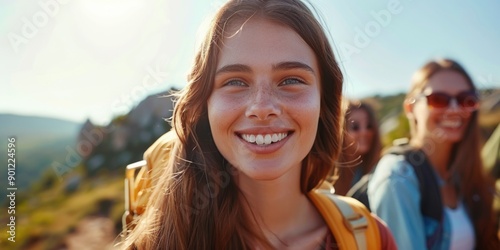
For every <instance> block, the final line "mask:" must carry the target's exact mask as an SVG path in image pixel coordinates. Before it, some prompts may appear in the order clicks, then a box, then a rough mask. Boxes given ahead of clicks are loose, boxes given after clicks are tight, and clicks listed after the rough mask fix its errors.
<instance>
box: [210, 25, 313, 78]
mask: <svg viewBox="0 0 500 250" xmlns="http://www.w3.org/2000/svg"><path fill="white" fill-rule="evenodd" d="M316 60H317V58H316V55H315V53H314V51H313V50H312V49H311V48H310V47H309V45H308V44H307V43H306V42H305V41H304V40H303V39H302V38H301V37H300V35H299V34H297V32H295V31H294V30H293V29H291V28H290V27H287V26H285V25H283V24H280V23H277V22H274V21H271V20H269V19H266V18H264V17H258V16H255V17H252V18H250V19H247V20H240V21H234V22H233V23H231V24H230V25H229V26H228V28H227V29H226V30H225V32H224V39H223V43H222V46H221V52H220V54H219V60H218V62H219V63H218V64H219V65H225V64H234V63H243V64H252V63H261V62H271V63H272V62H274V63H277V62H281V61H299V62H302V63H305V64H308V65H310V66H313V67H316V69H317V62H316Z"/></svg>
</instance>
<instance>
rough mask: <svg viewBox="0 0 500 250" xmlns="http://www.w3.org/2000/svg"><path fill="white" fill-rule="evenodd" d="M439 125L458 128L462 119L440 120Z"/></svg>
mask: <svg viewBox="0 0 500 250" xmlns="http://www.w3.org/2000/svg"><path fill="white" fill-rule="evenodd" d="M441 126H443V127H449V128H458V127H460V126H462V121H442V122H441Z"/></svg>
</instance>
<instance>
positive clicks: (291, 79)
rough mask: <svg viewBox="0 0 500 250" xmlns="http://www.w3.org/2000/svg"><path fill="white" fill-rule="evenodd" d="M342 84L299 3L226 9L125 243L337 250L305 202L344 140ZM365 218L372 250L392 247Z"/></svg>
mask: <svg viewBox="0 0 500 250" xmlns="http://www.w3.org/2000/svg"><path fill="white" fill-rule="evenodd" d="M342 81H343V80H342V74H341V71H340V69H339V67H338V65H337V63H336V61H335V57H334V54H333V51H332V49H331V47H330V44H329V41H328V39H327V37H326V35H325V33H324V31H323V29H322V27H321V25H320V24H319V23H318V21H317V20H316V19H315V17H314V15H313V13H312V12H311V11H310V10H309V8H308V7H307V6H306V5H305V4H304V3H303V2H301V1H300V0H267V1H266V0H233V1H229V2H227V3H226V4H225V5H224V6H222V7H221V9H220V10H219V11H218V12H217V14H216V16H215V18H214V20H213V22H212V23H211V26H210V29H209V30H208V32H207V35H206V37H205V39H204V43H203V44H202V45H201V48H200V50H199V52H198V54H197V56H196V59H195V63H194V65H193V68H192V71H191V74H190V75H189V83H188V85H187V86H186V87H185V88H184V89H183V90H182V91H181V92H180V93H179V96H178V100H177V103H176V106H175V109H174V117H173V128H174V129H175V135H173V136H171V137H170V138H171V139H169V140H170V141H169V142H168V144H169V145H170V146H171V147H170V149H169V156H168V157H166V158H168V159H169V160H168V161H167V162H164V163H163V164H164V166H155V168H157V169H158V168H161V167H164V169H163V170H162V171H160V172H162V173H161V174H160V175H159V176H157V177H156V181H155V183H156V186H155V189H154V191H153V192H152V194H151V196H150V200H149V203H148V205H147V209H146V211H145V213H144V214H143V215H142V217H141V219H140V220H139V221H138V223H137V225H136V227H135V228H134V230H133V231H132V232H131V233H130V234H129V235H128V237H127V239H126V240H125V242H124V243H123V246H124V247H125V248H128V249H336V248H338V247H341V248H345V245H342V244H340V245H337V244H336V242H342V240H343V239H344V238H345V237H344V235H340V234H339V233H334V231H331V228H329V227H328V225H327V222H326V217H324V215H325V214H323V213H321V212H320V211H319V208H318V207H316V204H317V203H314V201H313V198H312V196H311V195H310V194H311V192H312V191H313V190H314V189H316V188H317V187H319V186H320V185H321V184H322V182H323V180H324V179H325V178H326V176H327V175H328V173H329V172H330V171H331V170H332V168H333V167H334V166H335V163H336V161H337V158H338V155H339V151H340V148H341V145H342V126H343V125H342V124H343V123H342V122H343V120H342V117H343V116H342V115H343V114H342V109H341V101H342ZM172 133H173V132H170V135H172ZM160 152H161V150H160ZM165 152H166V151H165ZM315 201H317V200H315ZM363 209H364V207H363ZM322 211H324V209H323V210H322ZM363 211H366V210H363ZM326 213H327V214H328V211H327V212H326ZM367 214H368V216H367V217H364V218H366V219H367V220H369V221H373V222H374V223H373V224H371V225H368V226H369V227H371V228H378V229H377V231H378V232H380V235H379V234H378V233H377V234H374V236H373V239H374V241H373V242H376V243H373V242H371V241H368V243H372V244H373V245H370V248H371V249H394V242H393V239H392V236H391V234H390V232H389V231H388V229H387V228H386V227H385V226H384V225H383V224H382V223H381V222H380V221H379V220H377V219H374V217H372V216H370V215H369V213H367ZM368 217H369V218H368ZM365 221H366V220H365ZM344 222H345V221H342V220H340V221H339V223H338V225H337V226H338V227H345V225H344ZM335 232H337V231H335ZM354 236H355V235H354V233H352V235H351V236H350V237H352V238H353V239H354ZM357 236H358V235H356V237H357ZM375 237H376V238H375ZM360 246H361V244H360Z"/></svg>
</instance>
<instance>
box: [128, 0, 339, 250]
mask: <svg viewBox="0 0 500 250" xmlns="http://www.w3.org/2000/svg"><path fill="white" fill-rule="evenodd" d="M256 17H258V18H266V19H268V20H271V21H274V22H277V23H280V24H283V25H285V26H287V27H290V28H291V29H293V30H294V31H295V32H297V34H298V35H300V36H301V38H302V39H304V41H305V42H306V43H307V44H308V45H309V46H310V47H311V49H312V50H313V51H314V53H315V55H316V59H317V60H318V63H319V65H320V74H321V111H320V118H319V125H318V132H317V135H316V139H315V142H314V145H313V147H312V149H311V151H310V153H309V154H308V155H307V156H306V158H305V159H304V160H303V165H302V172H301V191H302V192H303V193H307V192H309V191H310V190H312V189H313V188H314V187H316V186H318V185H319V184H320V183H321V181H322V180H324V179H325V177H326V175H327V174H328V172H329V171H330V170H331V169H332V168H333V167H334V164H335V162H336V160H337V157H338V154H339V151H340V148H341V141H342V117H341V100H342V98H341V97H342V96H341V94H342V82H343V78H342V73H341V71H340V69H339V67H338V65H337V63H336V61H335V57H334V54H333V51H332V49H331V47H330V43H329V41H328V38H327V36H326V34H325V32H324V30H323V28H322V27H321V25H320V23H319V22H318V21H317V19H316V18H315V17H314V15H313V12H311V10H310V9H309V7H308V6H307V5H306V4H304V3H303V2H302V1H300V0H231V1H229V2H227V3H226V4H225V5H223V6H222V7H221V8H220V9H219V11H218V12H217V13H216V15H215V17H214V19H213V20H212V22H211V25H210V27H209V30H208V31H207V33H206V36H205V38H204V40H203V43H202V44H201V47H200V49H199V51H198V52H197V54H196V57H195V61H194V64H193V67H192V69H191V72H190V74H189V75H188V84H187V86H186V87H185V88H184V89H183V90H182V91H180V92H179V93H178V99H177V102H176V106H175V109H174V115H173V121H172V122H173V128H174V129H175V131H176V133H177V139H176V140H177V141H176V143H175V147H174V149H173V150H172V153H171V157H170V161H169V162H168V164H167V166H166V167H165V170H164V171H163V173H162V175H161V176H160V177H159V178H158V182H157V185H156V187H155V189H154V191H153V193H152V196H151V198H150V203H149V204H148V208H147V210H146V212H145V214H143V215H142V218H141V220H140V221H139V223H138V224H137V227H136V228H135V230H133V231H132V232H131V234H130V236H129V237H128V238H127V240H126V241H125V242H124V247H126V248H131V249H134V248H135V249H251V248H254V247H255V246H256V245H259V244H260V245H264V246H269V243H267V242H266V240H265V239H264V237H263V236H262V235H261V234H260V233H259V231H258V229H255V228H251V226H250V225H252V224H253V223H251V220H252V219H253V217H252V216H251V215H247V214H245V212H244V211H243V206H242V200H243V199H244V197H242V194H241V192H240V191H239V189H238V187H237V186H236V184H235V182H234V178H233V174H235V170H234V169H233V167H232V166H231V165H230V164H229V163H228V162H227V161H226V160H225V159H224V157H223V156H222V155H221V154H220V152H219V151H218V150H217V148H216V146H215V143H214V140H213V138H212V134H211V132H210V124H209V122H208V115H207V100H208V98H209V97H210V94H211V92H212V88H213V81H214V74H215V67H216V65H217V59H218V55H219V53H220V51H221V48H222V46H223V41H224V37H225V35H227V34H225V28H226V27H228V26H230V25H231V24H232V23H234V22H240V21H244V20H247V19H249V18H256Z"/></svg>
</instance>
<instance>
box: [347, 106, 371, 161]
mask: <svg viewBox="0 0 500 250" xmlns="http://www.w3.org/2000/svg"><path fill="white" fill-rule="evenodd" d="M373 129H374V128H373V127H372V125H371V123H370V118H369V116H368V113H367V112H366V111H365V110H363V109H354V110H352V111H351V112H350V113H349V114H348V115H347V133H348V135H347V136H346V142H347V145H349V148H351V147H352V148H353V149H354V150H355V152H356V154H357V155H364V154H366V153H368V152H369V151H370V146H371V145H372V141H373V134H374V131H373Z"/></svg>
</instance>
